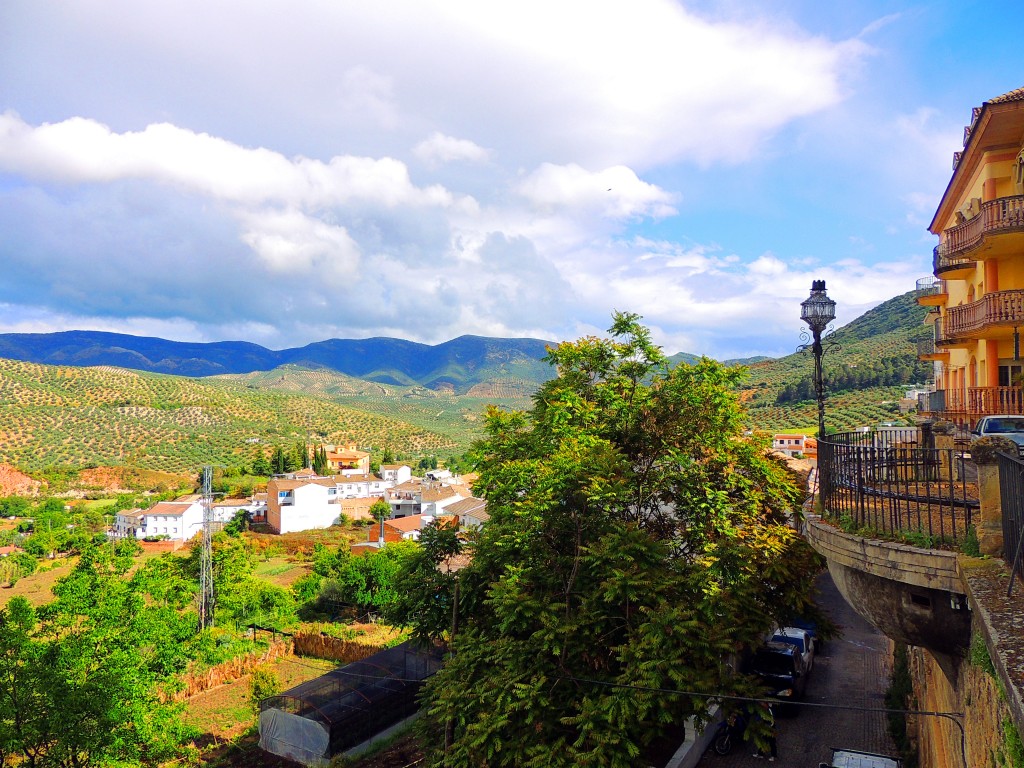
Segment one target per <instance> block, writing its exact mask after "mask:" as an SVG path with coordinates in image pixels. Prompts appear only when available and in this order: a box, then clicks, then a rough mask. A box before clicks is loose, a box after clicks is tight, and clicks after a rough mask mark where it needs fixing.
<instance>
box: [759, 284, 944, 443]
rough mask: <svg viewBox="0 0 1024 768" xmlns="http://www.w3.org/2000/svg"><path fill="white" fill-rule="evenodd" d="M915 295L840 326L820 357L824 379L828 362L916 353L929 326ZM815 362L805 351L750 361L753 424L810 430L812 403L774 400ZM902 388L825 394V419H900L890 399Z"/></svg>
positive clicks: (845, 424) (848, 424)
mask: <svg viewBox="0 0 1024 768" xmlns="http://www.w3.org/2000/svg"><path fill="white" fill-rule="evenodd" d="M914 297H915V293H914V292H913V291H910V292H908V293H905V294H903V295H901V296H897V297H895V298H893V299H890V300H889V301H886V302H884V303H882V304H880V305H879V306H878V307H875V308H874V309H872V310H871V311H869V312H867V313H866V314H864V315H862V316H861V317H859V318H857V319H856V320H854V321H852V322H851V323H849V324H847V325H845V326H843V327H842V328H840V329H838V330H837V331H836V332H835V334H833V336H832V337H831V341H832V342H834V343H835V345H837V346H836V347H835V348H833V349H831V350H829V349H828V346H827V345H826V350H827V351H826V354H825V357H824V358H823V361H824V367H825V377H826V381H827V379H828V368H829V366H835V365H839V364H841V363H846V364H850V365H856V364H858V363H861V362H868V361H875V360H878V359H881V358H885V357H892V356H895V355H900V354H913V355H916V352H917V346H916V342H917V340H918V339H920V338H923V337H925V336H927V335H928V334H930V333H931V330H930V328H928V327H926V326H924V325H923V321H924V316H925V314H927V310H926V308H925V307H921V306H918V304H917V302H916V301H915V298H914ZM813 367H814V361H813V358H812V357H811V353H810V352H809V351H808V352H802V353H795V354H792V355H787V356H786V357H782V358H779V359H777V360H769V361H767V362H760V363H755V364H753V365H750V366H749V367H748V369H747V371H748V373H747V378H746V380H745V382H744V389H743V393H742V397H743V399H744V402H745V403H746V405H747V408H748V413H749V416H750V422H751V425H752V426H754V427H756V428H758V429H767V430H772V431H776V430H780V429H787V430H788V429H799V430H802V431H814V427H815V426H816V425H817V419H818V416H817V406H816V404H815V403H814V402H810V401H804V402H802V403H790V404H787V405H784V406H776V405H775V399H776V397H777V396H778V394H779V391H780V390H781V389H782V387H783V386H785V385H786V384H787V383H789V382H793V381H796V380H798V379H800V378H802V377H804V376H809V375H811V373H812V371H813ZM907 383H908V384H911V383H915V382H907ZM905 389H906V387H904V386H899V387H871V388H869V389H863V390H858V391H851V392H836V393H831V394H828V399H827V401H826V406H825V407H826V421H827V424H828V425H829V426H834V427H836V428H838V429H849V428H853V427H857V426H862V425H873V424H877V423H878V422H879V421H889V420H898V419H899V416H898V415H897V414H896V413H895V412H894V404H895V402H896V401H897V400H898V399H899V398H901V397H902V396H903V392H904V390H905Z"/></svg>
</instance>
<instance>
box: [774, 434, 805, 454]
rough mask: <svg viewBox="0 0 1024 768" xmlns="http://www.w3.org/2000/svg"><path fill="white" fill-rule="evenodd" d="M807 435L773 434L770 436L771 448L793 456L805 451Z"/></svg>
mask: <svg viewBox="0 0 1024 768" xmlns="http://www.w3.org/2000/svg"><path fill="white" fill-rule="evenodd" d="M806 442H807V435H797V434H783V435H775V436H774V437H773V438H772V450H775V451H778V452H779V453H784V454H786V455H787V456H795V455H796V454H798V453H801V454H803V453H807V446H806V444H805V443H806Z"/></svg>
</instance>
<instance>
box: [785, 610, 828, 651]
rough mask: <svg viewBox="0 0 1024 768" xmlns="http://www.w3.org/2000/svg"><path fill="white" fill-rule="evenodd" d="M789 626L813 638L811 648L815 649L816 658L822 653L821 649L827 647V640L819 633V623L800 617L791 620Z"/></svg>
mask: <svg viewBox="0 0 1024 768" xmlns="http://www.w3.org/2000/svg"><path fill="white" fill-rule="evenodd" d="M789 624H790V626H793V627H796V628H797V629H802V630H804V631H805V632H807V634H809V635H810V636H811V648H812V649H813V651H814V655H815V656H817V655H818V654H819V653H821V649H822V648H824V647H825V638H823V637H822V636H821V632H819V631H818V624H817V622H814V621H811V620H810V619H805V618H803V617H802V616H798V617H797V618H795V619H792V620H790V622H789Z"/></svg>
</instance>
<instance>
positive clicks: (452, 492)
mask: <svg viewBox="0 0 1024 768" xmlns="http://www.w3.org/2000/svg"><path fill="white" fill-rule="evenodd" d="M468 496H469V492H468V491H467V490H465V488H463V487H462V486H453V485H448V484H447V483H425V482H423V481H421V480H419V479H417V478H412V479H411V480H408V481H407V482H404V483H401V484H399V485H396V486H395V487H394V488H389V489H388V491H387V493H386V494H385V495H384V498H385V499H386V500H387V502H388V504H390V505H391V519H392V520H396V519H398V518H402V517H409V516H411V515H434V516H438V515H442V514H445V509H446V508H447V507H449V506H451V505H452V504H455V503H456V502H458V501H459V500H460V499H464V498H466V497H468Z"/></svg>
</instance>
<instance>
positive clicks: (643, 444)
mask: <svg viewBox="0 0 1024 768" xmlns="http://www.w3.org/2000/svg"><path fill="white" fill-rule="evenodd" d="M610 333H611V334H612V338H610V339H598V338H585V339H582V340H580V341H577V342H574V343H564V344H561V345H559V346H558V347H557V348H554V349H551V350H550V352H549V356H548V359H549V361H550V362H551V363H552V364H554V365H555V366H557V370H558V375H557V377H556V378H554V379H552V380H551V381H549V382H547V383H546V384H545V385H544V386H543V387H542V388H541V389H540V390H539V392H538V393H537V395H536V396H535V399H534V406H533V408H532V410H531V411H529V412H528V413H521V412H504V411H500V410H497V409H491V410H490V411H489V412H488V414H487V419H486V428H487V438H486V439H485V440H484V441H483V442H482V443H481V444H480V445H478V446H477V448H476V450H475V461H476V464H477V468H478V470H479V472H480V478H479V480H478V481H477V483H476V484H475V485H474V489H475V490H476V491H477V492H478V493H480V494H482V495H483V496H484V497H485V498H486V499H487V509H488V513H489V514H490V522H489V523H488V524H487V526H485V528H484V530H483V532H482V534H481V537H480V540H479V542H478V544H477V545H476V546H475V548H474V553H473V554H474V556H473V562H472V564H471V565H470V566H469V567H468V568H467V569H465V570H464V571H463V572H462V575H461V577H460V579H459V587H460V590H459V591H460V596H459V604H458V612H457V617H456V618H457V626H458V631H457V632H456V635H455V637H454V638H452V639H451V648H452V651H453V655H452V658H451V659H450V660H449V661H448V663H447V664H446V665H445V666H444V668H443V669H442V670H441V671H440V672H439V673H438V674H437V675H435V676H434V677H433V678H432V679H431V680H430V681H429V682H428V684H427V687H426V689H425V694H424V704H425V706H424V717H423V718H422V723H423V725H424V729H423V734H424V738H425V741H426V742H427V749H428V752H429V755H430V759H431V760H432V761H433V764H435V765H438V764H442V763H443V764H444V765H445V766H466V767H467V768H468V767H469V766H473V768H479V767H480V766H521V767H529V766H537V767H538V768H539V767H540V766H544V767H545V768H550V767H552V766H555V767H557V766H623V767H625V766H633V765H637V764H638V763H639V758H638V755H640V753H641V752H642V750H643V748H644V747H645V746H646V745H647V744H648V743H649V742H650V741H651V740H652V739H653V738H654V737H655V736H657V735H658V734H659V733H661V732H662V731H663V730H664V729H666V728H667V727H668V726H669V725H670V724H672V723H678V722H680V721H681V720H682V719H683V718H685V717H687V716H689V715H696V716H698V717H700V716H701V715H702V714H703V713H705V712H706V709H707V706H708V703H709V700H708V698H707V695H714V694H724V693H750V692H753V691H754V690H755V689H754V688H753V683H752V681H750V680H747V679H745V678H744V677H743V676H741V675H737V674H736V673H735V672H734V671H733V667H732V666H731V664H730V660H731V659H732V658H733V657H734V654H736V653H737V652H739V651H740V650H741V649H743V648H744V647H745V646H749V645H751V644H754V643H756V642H758V640H759V639H760V638H761V637H762V636H763V635H764V633H765V632H766V631H767V630H768V629H769V628H770V627H771V625H772V624H773V622H775V621H776V620H779V619H781V618H783V617H787V616H791V615H793V614H795V613H799V612H801V611H803V610H804V609H805V608H806V606H807V603H808V600H809V594H810V590H811V579H812V576H813V575H814V573H815V572H816V570H817V568H818V562H817V559H816V556H815V555H814V554H813V552H812V551H811V550H810V549H809V548H808V547H807V546H806V545H805V544H804V543H803V542H802V541H801V540H800V539H799V537H798V536H797V535H796V533H795V531H794V530H793V529H792V528H790V527H789V526H788V525H787V515H789V514H790V513H791V511H792V510H794V509H798V507H799V504H798V499H799V494H798V490H797V488H796V487H795V485H794V484H793V482H792V480H791V478H790V476H789V474H788V473H787V472H786V471H785V469H784V468H783V467H782V466H781V465H780V464H778V463H777V462H776V461H775V460H773V459H772V458H771V457H770V456H769V454H768V452H767V450H766V448H767V446H766V445H764V444H763V443H761V442H758V441H757V440H754V439H751V438H748V437H746V436H745V435H744V430H743V425H744V416H743V412H742V409H741V407H740V406H739V403H738V401H737V398H736V396H735V394H734V392H735V385H736V383H737V382H738V379H739V377H740V375H741V371H740V370H739V369H734V368H727V367H723V366H721V365H720V364H718V363H716V362H714V361H711V360H707V359H704V360H701V361H700V362H698V363H697V364H695V365H693V366H688V365H681V366H677V367H675V368H670V367H669V366H668V363H667V361H666V358H665V357H664V355H663V354H662V353H661V351H660V349H658V348H657V347H656V346H654V345H653V344H652V343H651V339H650V335H649V332H648V331H647V329H646V328H644V327H643V326H642V325H641V324H640V323H639V318H638V317H637V316H635V315H632V314H624V313H623V314H616V315H615V318H614V325H613V326H612V328H611V329H610ZM418 565H419V566H422V565H423V564H422V563H418ZM423 583H424V584H426V585H427V586H426V587H425V589H426V590H430V591H433V592H435V593H436V592H438V588H439V587H441V591H442V592H444V591H445V590H444V588H443V586H442V585H439V584H436V583H431V582H429V581H425V582H423ZM423 598H424V599H429V596H427V595H423ZM420 615H421V617H422V618H421V619H418V618H417V616H416V615H415V614H414V613H413V614H410V618H409V620H408V621H409V623H411V624H412V625H413V626H415V627H417V629H420V630H427V631H426V632H422V631H421V634H430V630H431V629H433V630H434V633H435V634H436V631H437V630H438V629H439V628H440V626H441V617H440V616H439V615H437V612H436V611H423V612H421V614H420ZM421 621H422V623H424V625H425V626H424V627H419V626H418V623H419V622H421ZM427 625H430V626H427ZM653 689H669V690H672V691H679V692H686V693H684V694H683V695H666V694H665V693H663V692H656V691H654V690H653ZM438 734H444V736H443V738H442V737H439V736H438Z"/></svg>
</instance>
